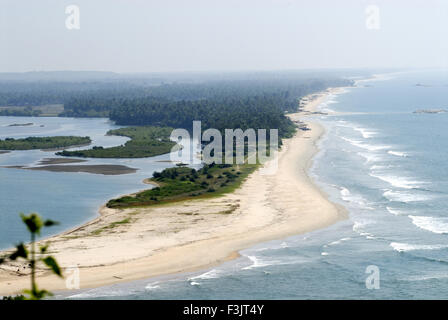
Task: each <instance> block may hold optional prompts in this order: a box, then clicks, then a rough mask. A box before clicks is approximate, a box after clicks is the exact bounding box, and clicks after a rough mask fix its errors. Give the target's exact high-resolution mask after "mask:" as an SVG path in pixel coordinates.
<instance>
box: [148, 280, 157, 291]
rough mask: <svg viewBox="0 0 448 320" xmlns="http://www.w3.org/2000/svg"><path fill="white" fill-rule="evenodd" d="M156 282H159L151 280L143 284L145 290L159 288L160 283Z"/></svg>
mask: <svg viewBox="0 0 448 320" xmlns="http://www.w3.org/2000/svg"><path fill="white" fill-rule="evenodd" d="M158 283H159V282H158V281H156V282H152V283H148V284H147V285H146V286H145V290H148V291H151V290H155V289H159V288H160V285H159V284H158Z"/></svg>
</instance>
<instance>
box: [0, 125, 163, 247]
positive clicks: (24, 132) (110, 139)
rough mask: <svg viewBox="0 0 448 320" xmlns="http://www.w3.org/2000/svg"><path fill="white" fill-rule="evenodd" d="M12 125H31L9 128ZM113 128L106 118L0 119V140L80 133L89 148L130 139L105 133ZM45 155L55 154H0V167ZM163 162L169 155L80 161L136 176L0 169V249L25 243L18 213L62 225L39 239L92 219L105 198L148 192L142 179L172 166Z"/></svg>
mask: <svg viewBox="0 0 448 320" xmlns="http://www.w3.org/2000/svg"><path fill="white" fill-rule="evenodd" d="M14 123H22V124H23V123H34V125H33V126H26V127H22V126H16V127H10V126H9V125H11V124H14ZM115 128H118V127H117V126H115V125H114V124H113V123H111V122H110V121H109V120H108V119H73V118H24V117H0V139H4V138H6V137H14V138H23V137H28V136H55V135H79V136H90V137H91V138H92V140H93V142H92V144H93V145H96V146H104V147H110V146H115V145H121V144H123V143H124V142H125V141H127V140H128V138H125V137H116V136H106V135H105V134H106V132H107V131H108V130H110V129H115ZM90 147H91V146H87V147H83V148H90ZM75 149H82V148H73V150H75ZM70 150H72V149H70ZM47 157H56V156H55V155H54V152H45V151H40V150H33V151H14V152H11V153H7V154H0V166H10V165H24V166H33V165H35V164H37V163H38V162H39V160H41V159H43V158H47ZM164 160H169V154H166V155H161V156H157V157H152V158H146V159H90V160H89V161H88V162H86V163H81V164H120V165H125V166H129V167H132V168H137V169H138V171H137V172H136V173H133V174H126V175H119V176H105V175H98V174H89V173H59V172H45V171H31V170H21V169H10V168H0V249H5V248H9V247H11V246H12V245H14V244H16V243H18V242H20V241H24V240H27V239H23V236H24V235H26V233H25V229H24V226H23V224H22V222H21V221H20V217H19V213H20V212H24V213H29V212H38V213H39V214H41V215H42V216H43V217H45V218H49V219H54V220H56V221H59V222H60V225H58V226H56V227H52V228H48V229H47V230H44V232H43V234H42V236H43V237H46V236H49V235H52V234H56V233H58V232H61V231H65V230H68V229H71V228H73V227H75V226H78V225H81V224H83V223H85V222H87V221H88V220H91V219H93V218H95V217H96V216H97V215H98V209H99V207H100V206H101V205H103V204H104V203H105V202H107V200H109V199H111V198H113V197H117V196H119V195H123V194H127V193H131V192H135V191H138V190H141V189H144V188H149V186H148V185H144V184H143V183H142V180H143V179H145V178H148V177H150V176H152V173H153V172H154V171H161V170H163V169H164V168H166V167H169V166H172V164H171V163H168V162H159V161H164Z"/></svg>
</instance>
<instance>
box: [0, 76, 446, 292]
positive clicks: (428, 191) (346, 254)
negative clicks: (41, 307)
mask: <svg viewBox="0 0 448 320" xmlns="http://www.w3.org/2000/svg"><path fill="white" fill-rule="evenodd" d="M435 109H448V71H446V70H425V71H408V72H399V73H398V72H396V73H389V74H381V75H376V76H374V77H372V78H369V79H366V80H359V81H357V82H356V86H355V87H351V88H347V89H345V90H343V92H341V93H338V94H332V95H330V96H328V98H327V99H326V101H324V102H323V103H322V104H321V105H320V111H322V112H330V111H331V114H329V115H316V116H313V119H314V121H317V122H319V123H321V124H322V125H323V126H324V127H325V129H326V134H325V135H324V137H323V138H322V139H321V140H320V141H319V142H318V145H319V150H320V151H319V152H318V154H317V155H316V156H315V158H314V161H313V165H312V167H311V169H310V175H311V177H312V178H313V179H314V181H315V182H316V183H317V184H318V185H319V186H320V187H321V188H322V189H323V190H324V191H325V192H326V193H327V194H328V196H329V199H330V200H331V201H333V202H335V203H338V204H341V205H343V206H344V207H345V208H346V209H347V211H348V218H347V219H345V220H341V221H340V222H338V223H336V224H333V225H332V226H330V227H328V228H325V229H320V230H316V231H313V232H310V233H306V234H300V235H297V236H292V237H288V238H284V239H278V240H275V241H270V242H265V243H260V244H258V245H256V246H253V247H251V248H248V249H246V250H242V251H241V252H240V254H241V257H240V258H238V259H235V260H232V261H228V262H225V263H223V264H221V265H219V266H217V267H214V268H210V269H206V270H202V271H198V272H194V273H184V274H177V275H172V276H164V277H158V278H151V279H145V280H138V281H133V282H127V283H122V284H116V285H111V286H105V287H100V288H95V289H84V290H83V289H81V290H77V291H70V292H59V293H56V296H55V298H56V299H155V300H157V299H446V298H448V164H447V162H446V161H447V160H448V130H447V126H448V113H444V112H440V113H415V111H416V110H435ZM0 121H1V123H7V122H8V121H6V120H5V118H0ZM11 121H12V120H10V121H9V122H11ZM14 121H16V122H17V121H18V120H17V118H15V119H14ZM21 121H24V120H23V119H21ZM27 121H28V120H26V121H24V122H27ZM37 121H41V119H40V118H30V119H29V122H37ZM42 121H48V128H47V129H48V130H50V123H51V122H52V121H54V122H55V123H56V122H57V123H59V124H58V126H59V127H58V128H59V129H60V128H61V127H60V126H63V125H67V126H69V128H73V132H75V131H76V130H75V128H76V127H77V126H79V125H82V126H85V127H84V128H85V132H89V135H90V134H92V133H94V132H97V135H96V136H95V135H94V134H93V137H94V138H95V139H101V142H102V143H106V142H107V143H110V144H113V143H116V142H117V141H116V140H114V139H118V138H117V137H104V136H102V135H101V133H104V132H103V131H104V130H106V129H109V128H112V127H114V126H113V125H112V124H111V123H109V122H107V120H106V119H101V120H98V119H96V120H92V119H89V120H79V119H56V118H55V119H46V120H42ZM64 121H66V122H67V123H65V122H64ZM1 123H0V124H1ZM62 123H64V124H62ZM90 124H95V125H96V129H92V128H91V125H90ZM71 126H73V127H71ZM0 128H1V130H5V128H4V127H3V126H0ZM89 128H90V129H89ZM22 129H24V128H21V129H20V131H21V132H22V131H23V130H22ZM66 129H67V128H66ZM7 130H13V129H11V128H10V127H9V128H8V129H7ZM14 130H17V128H16V129H14ZM26 130H31V128H27V129H26ZM55 130H57V129H55ZM89 130H92V131H89ZM66 132H67V131H64V133H66ZM0 133H1V135H0V136H4V135H5V134H6V133H5V132H3V131H1V132H0ZM22 133H23V136H27V135H29V132H22ZM47 133H48V131H47V132H45V133H44V132H42V134H47ZM85 135H87V133H86V134H85ZM98 142H99V140H98ZM120 143H121V142H120ZM40 152H41V151H32V152H31V151H30V152H14V153H12V154H6V155H0V165H5V164H10V163H14V164H16V163H17V162H20V161H22V162H23V163H25V164H30V163H31V162H32V161H35V160H33V159H38V158H39V157H41V156H42V155H41V154H39V153H40ZM161 158H163V156H160V159H161ZM95 161H100V162H104V161H103V160H95ZM116 161H118V162H120V161H128V160H111V163H115V162H116ZM130 161H131V162H129V163H128V162H125V163H126V165H129V166H134V167H139V166H141V167H142V169H141V170H139V171H138V172H137V173H136V174H130V175H124V176H97V175H88V174H73V173H70V174H68V173H67V174H61V173H48V172H29V171H26V170H16V169H4V168H0V174H1V175H0V176H1V180H0V186H1V190H2V193H1V195H0V199H1V201H0V205H1V211H0V245H2V246H6V245H8V243H9V242H11V240H19V239H18V236H17V234H20V233H18V230H19V229H18V228H20V224H19V223H15V224H13V221H16V220H17V211H30V210H40V211H42V213H44V212H45V216H48V217H50V218H54V219H57V220H61V221H63V224H62V225H61V226H59V228H61V229H64V228H67V227H68V226H72V225H75V224H80V223H82V222H84V221H86V220H88V219H90V218H91V217H92V216H93V215H95V214H96V213H95V212H96V210H97V208H98V206H99V205H101V204H102V203H103V202H104V201H105V200H106V199H108V198H110V196H112V195H117V194H122V193H126V192H128V191H133V190H135V189H139V188H141V187H142V186H141V185H140V184H139V180H141V178H143V176H145V177H146V176H148V174H149V173H150V171H151V170H153V169H155V168H156V167H157V168H160V167H161V166H162V165H160V164H164V163H162V162H156V160H148V159H147V160H146V161H150V163H145V164H144V165H143V164H142V163H140V162H139V161H141V160H130ZM152 166H154V167H152ZM48 181H51V183H49V182H48ZM80 186H82V187H81V188H80ZM61 199H63V201H60V200H61ZM297 201H300V197H299V195H298V196H297ZM298 214H300V213H298ZM53 231H54V232H57V231H59V230H56V229H55V230H53ZM5 232H6V233H5Z"/></svg>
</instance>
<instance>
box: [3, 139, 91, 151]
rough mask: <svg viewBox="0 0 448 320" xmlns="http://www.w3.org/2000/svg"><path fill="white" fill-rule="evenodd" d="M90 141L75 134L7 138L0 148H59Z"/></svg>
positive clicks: (84, 143)
mask: <svg viewBox="0 0 448 320" xmlns="http://www.w3.org/2000/svg"><path fill="white" fill-rule="evenodd" d="M90 143H91V140H90V138H89V137H75V136H57V137H28V138H24V139H14V138H6V139H5V140H0V150H34V149H59V148H67V147H71V146H78V145H86V144H90Z"/></svg>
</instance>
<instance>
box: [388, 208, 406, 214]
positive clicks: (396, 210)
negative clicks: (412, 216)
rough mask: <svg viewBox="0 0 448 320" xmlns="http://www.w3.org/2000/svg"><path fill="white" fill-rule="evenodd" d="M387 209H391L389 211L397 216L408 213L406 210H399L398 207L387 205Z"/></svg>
mask: <svg viewBox="0 0 448 320" xmlns="http://www.w3.org/2000/svg"><path fill="white" fill-rule="evenodd" d="M386 209H387V211H389V213H392V214H393V215H395V216H402V215H406V212H404V211H401V210H398V209H394V208H391V207H386Z"/></svg>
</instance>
